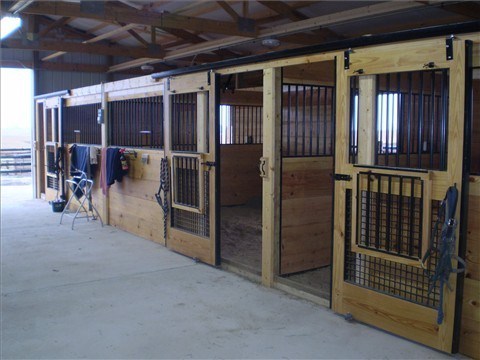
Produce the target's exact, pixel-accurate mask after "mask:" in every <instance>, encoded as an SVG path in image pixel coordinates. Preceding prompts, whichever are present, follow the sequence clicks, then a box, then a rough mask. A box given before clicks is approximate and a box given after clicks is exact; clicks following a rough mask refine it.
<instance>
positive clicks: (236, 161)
mask: <svg viewBox="0 0 480 360" xmlns="http://www.w3.org/2000/svg"><path fill="white" fill-rule="evenodd" d="M262 151H263V145H221V146H220V179H221V181H220V202H221V205H222V206H231V205H242V204H245V203H247V202H248V200H250V199H252V198H254V197H261V196H262V179H261V178H260V175H259V170H258V163H259V160H260V157H261V156H262Z"/></svg>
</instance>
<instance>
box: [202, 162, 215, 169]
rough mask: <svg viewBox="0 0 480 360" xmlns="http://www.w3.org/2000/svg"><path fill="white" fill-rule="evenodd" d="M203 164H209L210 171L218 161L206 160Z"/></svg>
mask: <svg viewBox="0 0 480 360" xmlns="http://www.w3.org/2000/svg"><path fill="white" fill-rule="evenodd" d="M202 165H207V167H208V170H209V171H210V170H211V169H212V166H213V167H215V165H217V163H216V162H215V161H205V162H204V163H202Z"/></svg>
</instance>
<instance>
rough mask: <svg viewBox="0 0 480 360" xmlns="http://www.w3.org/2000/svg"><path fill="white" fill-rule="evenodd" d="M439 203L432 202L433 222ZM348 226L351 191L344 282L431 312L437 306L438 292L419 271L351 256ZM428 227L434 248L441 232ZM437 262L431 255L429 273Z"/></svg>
mask: <svg viewBox="0 0 480 360" xmlns="http://www.w3.org/2000/svg"><path fill="white" fill-rule="evenodd" d="M439 203H440V202H439V201H432V214H433V215H434V216H432V219H435V218H436V216H437V214H438V208H439ZM351 226H352V191H351V190H347V196H346V223H345V229H346V231H345V268H344V279H345V281H346V282H348V283H351V284H354V285H358V286H362V287H365V288H368V289H371V290H374V291H377V292H380V293H384V294H387V295H391V296H395V297H398V298H401V299H404V300H408V301H411V302H413V303H416V304H420V305H424V306H428V307H431V308H436V307H437V306H438V301H439V288H438V286H436V285H435V286H433V287H432V289H430V288H429V286H430V283H429V278H428V275H427V274H426V272H425V271H424V270H423V269H422V268H420V267H417V266H412V265H407V264H403V263H399V262H395V261H390V260H386V259H382V258H380V257H375V256H370V255H366V254H359V253H356V252H353V251H352V248H351V236H352V232H351ZM431 227H432V232H433V239H434V244H436V243H437V241H438V237H439V235H440V231H437V230H436V229H435V227H434V222H433V221H432V224H431ZM436 262H437V254H434V255H433V258H432V259H431V261H430V263H429V264H428V270H429V271H430V272H431V271H433V270H434V269H435V266H436ZM430 290H431V291H430Z"/></svg>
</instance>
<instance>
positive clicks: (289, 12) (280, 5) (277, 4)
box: [258, 1, 342, 42]
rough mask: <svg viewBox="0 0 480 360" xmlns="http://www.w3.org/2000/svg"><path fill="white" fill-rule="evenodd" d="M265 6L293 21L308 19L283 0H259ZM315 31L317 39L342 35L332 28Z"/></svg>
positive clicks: (323, 39)
mask: <svg viewBox="0 0 480 360" xmlns="http://www.w3.org/2000/svg"><path fill="white" fill-rule="evenodd" d="M258 2H259V3H260V4H262V5H263V6H265V7H268V8H269V9H272V10H273V11H275V12H277V13H278V14H279V15H283V16H285V17H286V18H288V19H290V20H291V21H302V20H308V16H305V15H304V14H302V13H301V12H299V11H297V10H296V9H293V8H291V7H290V6H289V5H287V4H285V3H284V2H282V1H258ZM313 33H314V34H315V35H316V37H317V38H316V41H317V42H318V41H325V40H327V39H328V40H333V39H336V40H339V39H341V38H342V37H341V36H339V35H338V34H337V33H335V32H333V31H332V30H330V29H327V28H322V29H314V30H313Z"/></svg>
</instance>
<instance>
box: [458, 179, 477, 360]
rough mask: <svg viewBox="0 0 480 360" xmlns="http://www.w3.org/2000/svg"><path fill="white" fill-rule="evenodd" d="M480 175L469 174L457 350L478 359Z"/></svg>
mask: <svg viewBox="0 0 480 360" xmlns="http://www.w3.org/2000/svg"><path fill="white" fill-rule="evenodd" d="M479 219H480V176H472V177H471V182H470V201H469V204H468V230H467V254H466V259H465V260H466V262H467V272H466V274H465V285H464V290H463V309H462V328H461V335H460V352H461V353H462V354H464V355H468V356H470V357H472V358H474V359H480V221H479Z"/></svg>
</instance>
